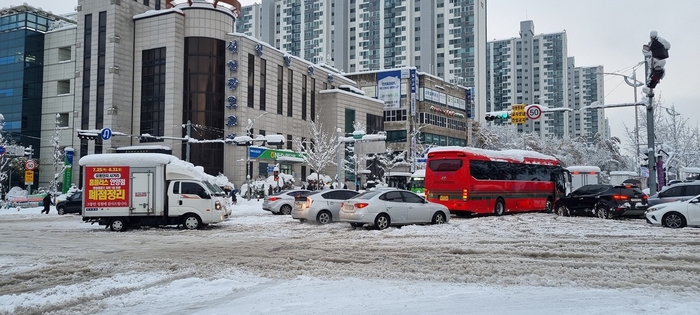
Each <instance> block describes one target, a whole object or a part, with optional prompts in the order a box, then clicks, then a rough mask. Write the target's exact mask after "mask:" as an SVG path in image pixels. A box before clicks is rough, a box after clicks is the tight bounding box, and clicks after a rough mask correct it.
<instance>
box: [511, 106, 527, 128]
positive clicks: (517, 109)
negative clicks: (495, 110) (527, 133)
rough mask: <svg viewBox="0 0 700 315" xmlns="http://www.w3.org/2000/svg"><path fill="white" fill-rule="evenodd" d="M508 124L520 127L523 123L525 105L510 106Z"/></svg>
mask: <svg viewBox="0 0 700 315" xmlns="http://www.w3.org/2000/svg"><path fill="white" fill-rule="evenodd" d="M511 111H512V112H511V115H510V123H511V124H513V125H522V124H524V123H525V120H526V119H525V104H514V105H513V106H511Z"/></svg>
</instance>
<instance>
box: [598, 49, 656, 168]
mask: <svg viewBox="0 0 700 315" xmlns="http://www.w3.org/2000/svg"><path fill="white" fill-rule="evenodd" d="M644 63H645V62H644V61H642V62H639V63H638V64H637V65H636V66H634V68H632V77H628V76H626V75H624V74H619V73H610V72H602V74H607V75H617V76H621V77H623V78H625V83H627V85H629V86H631V87H633V88H634V102H635V103H637V88H638V87H640V86H644V83H643V82H640V81H637V68H638V67H640V66H642V65H644ZM634 141H635V144H636V147H637V154H636V155H635V163H636V164H637V165H636V166H635V168H636V170H637V175H641V171H642V170H641V168H642V165H641V162H640V161H639V113H638V112H637V108H636V107H635V109H634Z"/></svg>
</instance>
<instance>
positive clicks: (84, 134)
mask: <svg viewBox="0 0 700 315" xmlns="http://www.w3.org/2000/svg"><path fill="white" fill-rule="evenodd" d="M99 136H100V135H99V134H98V133H95V132H89V131H86V130H78V138H80V139H83V140H95V139H97V137H99Z"/></svg>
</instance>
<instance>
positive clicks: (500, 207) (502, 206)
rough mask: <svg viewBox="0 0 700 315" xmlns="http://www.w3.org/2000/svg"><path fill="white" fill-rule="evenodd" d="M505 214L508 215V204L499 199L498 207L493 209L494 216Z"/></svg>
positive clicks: (497, 201)
mask: <svg viewBox="0 0 700 315" xmlns="http://www.w3.org/2000/svg"><path fill="white" fill-rule="evenodd" d="M504 213H506V203H505V202H504V201H503V199H501V198H498V199H497V200H496V206H495V207H493V214H495V215H497V216H501V215H503V214H504Z"/></svg>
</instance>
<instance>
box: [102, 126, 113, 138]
mask: <svg viewBox="0 0 700 315" xmlns="http://www.w3.org/2000/svg"><path fill="white" fill-rule="evenodd" d="M111 137H112V129H109V128H102V131H100V138H102V140H105V141H106V140H109V138H111Z"/></svg>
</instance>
